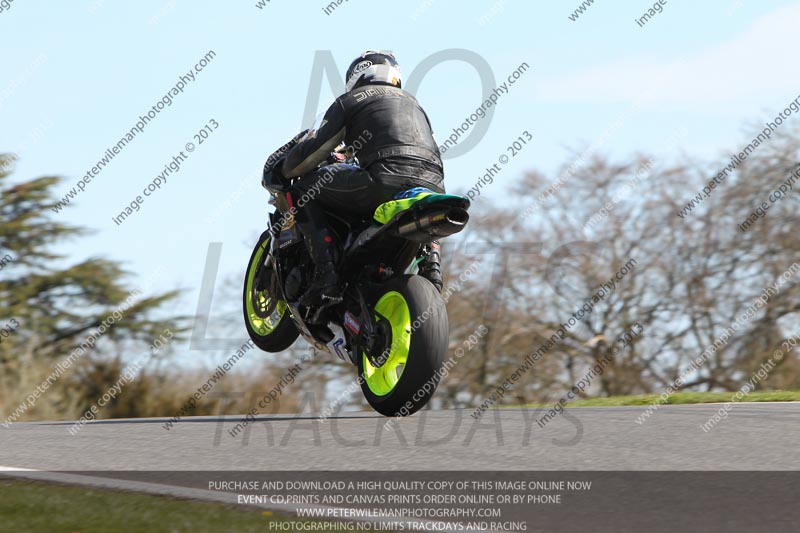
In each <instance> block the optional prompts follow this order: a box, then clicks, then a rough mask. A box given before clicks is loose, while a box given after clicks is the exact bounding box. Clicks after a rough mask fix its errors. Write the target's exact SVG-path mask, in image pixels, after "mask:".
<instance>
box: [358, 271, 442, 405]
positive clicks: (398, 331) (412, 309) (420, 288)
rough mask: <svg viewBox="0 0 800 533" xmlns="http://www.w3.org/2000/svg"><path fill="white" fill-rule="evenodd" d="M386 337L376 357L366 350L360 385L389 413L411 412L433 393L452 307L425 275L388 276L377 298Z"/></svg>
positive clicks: (381, 328) (379, 323)
mask: <svg viewBox="0 0 800 533" xmlns="http://www.w3.org/2000/svg"><path fill="white" fill-rule="evenodd" d="M373 309H374V311H375V325H376V329H378V330H379V331H380V332H381V335H380V339H381V342H380V343H379V344H378V346H375V347H374V349H373V350H372V354H371V355H372V357H370V356H368V354H367V353H363V352H362V353H361V355H360V357H359V358H358V370H359V375H360V376H361V390H362V392H363V393H364V397H365V398H366V399H367V401H368V402H369V404H370V405H371V406H372V408H373V409H375V410H376V411H377V412H379V413H381V414H383V415H385V416H408V415H410V414H413V413H415V412H416V411H418V410H419V409H420V408H422V407H423V406H424V405H425V404H426V403H427V402H428V400H430V398H431V397H432V396H433V393H434V391H435V390H436V386H437V385H438V383H439V377H440V374H439V372H440V370H441V367H442V361H443V359H444V355H445V353H446V352H447V344H448V335H449V325H448V321H447V309H446V308H445V305H444V301H443V300H442V298H441V296H440V295H439V293H438V291H437V290H436V288H435V287H434V286H433V285H432V284H431V283H430V282H429V281H428V280H426V279H424V278H422V277H420V276H402V277H400V278H396V279H394V280H391V281H389V282H388V283H387V284H386V285H385V286H384V288H383V291H382V292H381V294H380V295H379V296H378V297H377V299H376V300H375V301H374V305H373Z"/></svg>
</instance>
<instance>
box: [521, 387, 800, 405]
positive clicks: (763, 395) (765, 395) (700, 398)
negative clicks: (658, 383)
mask: <svg viewBox="0 0 800 533" xmlns="http://www.w3.org/2000/svg"><path fill="white" fill-rule="evenodd" d="M735 394H736V392H735V391H734V392H676V393H675V394H672V395H671V396H670V397H669V399H668V400H667V401H666V402H665V403H667V404H674V405H677V404H688V403H725V402H729V401H731V398H732V397H733V396H734V395H735ZM660 398H661V394H639V395H636V396H609V397H605V398H587V399H582V400H574V401H571V402H569V403H567V407H611V406H617V405H650V404H651V403H653V402H655V401H657V400H658V401H660ZM797 401H800V391H754V392H751V393H750V394H748V395H746V396H745V397H744V398H743V399H742V402H797ZM551 406H552V404H547V405H545V404H528V405H526V407H551Z"/></svg>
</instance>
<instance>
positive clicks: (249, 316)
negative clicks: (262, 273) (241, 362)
mask: <svg viewBox="0 0 800 533" xmlns="http://www.w3.org/2000/svg"><path fill="white" fill-rule="evenodd" d="M269 239H270V233H269V232H268V231H265V232H264V233H262V234H261V237H259V238H258V243H257V244H256V246H255V248H254V249H253V253H252V254H251V255H250V261H248V263H247V270H246V271H245V274H244V291H243V294H242V311H243V312H244V325H245V327H246V328H247V334H248V335H249V336H250V339H252V341H253V344H255V345H256V346H258V347H259V348H260V349H262V350H264V351H265V352H271V353H276V352H282V351H283V350H285V349H287V348H288V347H289V346H291V345H292V344H294V341H295V340H297V337H298V335H299V334H300V332H299V331H298V330H297V326H295V325H294V322H292V317H291V316H290V314H289V309H288V308H286V303H285V302H283V301H282V300H279V301H278V303H277V304H276V305H277V306H278V307H276V310H275V312H276V313H279V315H280V311H279V309H280V308H283V309H284V310H283V314H282V315H280V320H279V321H278V322H277V324H275V325H272V326H270V325H269V323H268V322H267V324H265V321H266V319H267V318H268V317H267V316H266V313H265V312H264V311H265V309H266V307H267V303H266V301H265V300H264V298H269V296H271V295H267V294H266V293H267V291H260V292H259V291H256V289H255V287H254V281H255V280H254V278H255V272H256V269H257V268H258V264H259V263H260V262H261V261H263V257H264V253H265V250H266V248H267V245H268V244H269Z"/></svg>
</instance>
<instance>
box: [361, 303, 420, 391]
mask: <svg viewBox="0 0 800 533" xmlns="http://www.w3.org/2000/svg"><path fill="white" fill-rule="evenodd" d="M375 313H376V314H378V315H380V317H383V318H384V319H386V320H387V321H388V322H389V324H390V326H391V329H392V343H391V346H390V350H389V354H388V356H387V357H386V362H385V363H384V364H382V365H381V366H380V367H378V368H375V367H374V366H372V363H370V361H369V358H368V357H367V355H366V354H362V356H361V357H362V358H363V366H364V380H365V381H366V382H367V386H368V387H369V390H371V391H372V393H373V394H375V395H376V396H386V395H387V394H389V393H390V392H392V391H393V390H394V388H395V387H396V386H397V383H398V382H399V381H400V376H401V375H402V374H403V370H404V369H405V366H406V361H408V351H409V348H410V347H411V311H409V309H408V302H406V299H405V298H404V297H403V295H402V294H400V293H399V292H397V291H390V292H387V293H386V294H384V295H383V296H381V299H380V300H378V303H377V304H375ZM380 317H377V316H376V317H375V319H376V320H378V319H379V318H380Z"/></svg>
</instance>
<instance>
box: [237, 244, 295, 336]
mask: <svg viewBox="0 0 800 533" xmlns="http://www.w3.org/2000/svg"><path fill="white" fill-rule="evenodd" d="M267 244H269V239H266V240H264V242H262V243H261V244H259V246H258V251H257V252H256V253H255V255H254V256H253V261H252V262H251V263H250V265H248V267H247V302H246V304H245V305H246V306H247V320H248V321H249V322H250V327H251V328H253V331H255V332H256V333H257V334H258V335H260V336H262V337H266V336H267V335H269V334H270V333H272V332H273V331H275V328H276V327H277V326H278V324H280V322H281V319H282V318H283V315H284V314H286V309H287V306H286V302H284V301H283V300H278V303H277V304H276V305H275V310H274V311H273V312H272V314H271V315H269V316H264V315H265V313H266V310H267V309H268V308H269V303H270V297H269V292H268V291H266V290H263V291H256V290H255V289H254V287H253V284H254V282H255V277H256V270H258V265H259V264H260V263H261V261H262V258H263V257H264V252H265V251H266V249H267Z"/></svg>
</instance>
